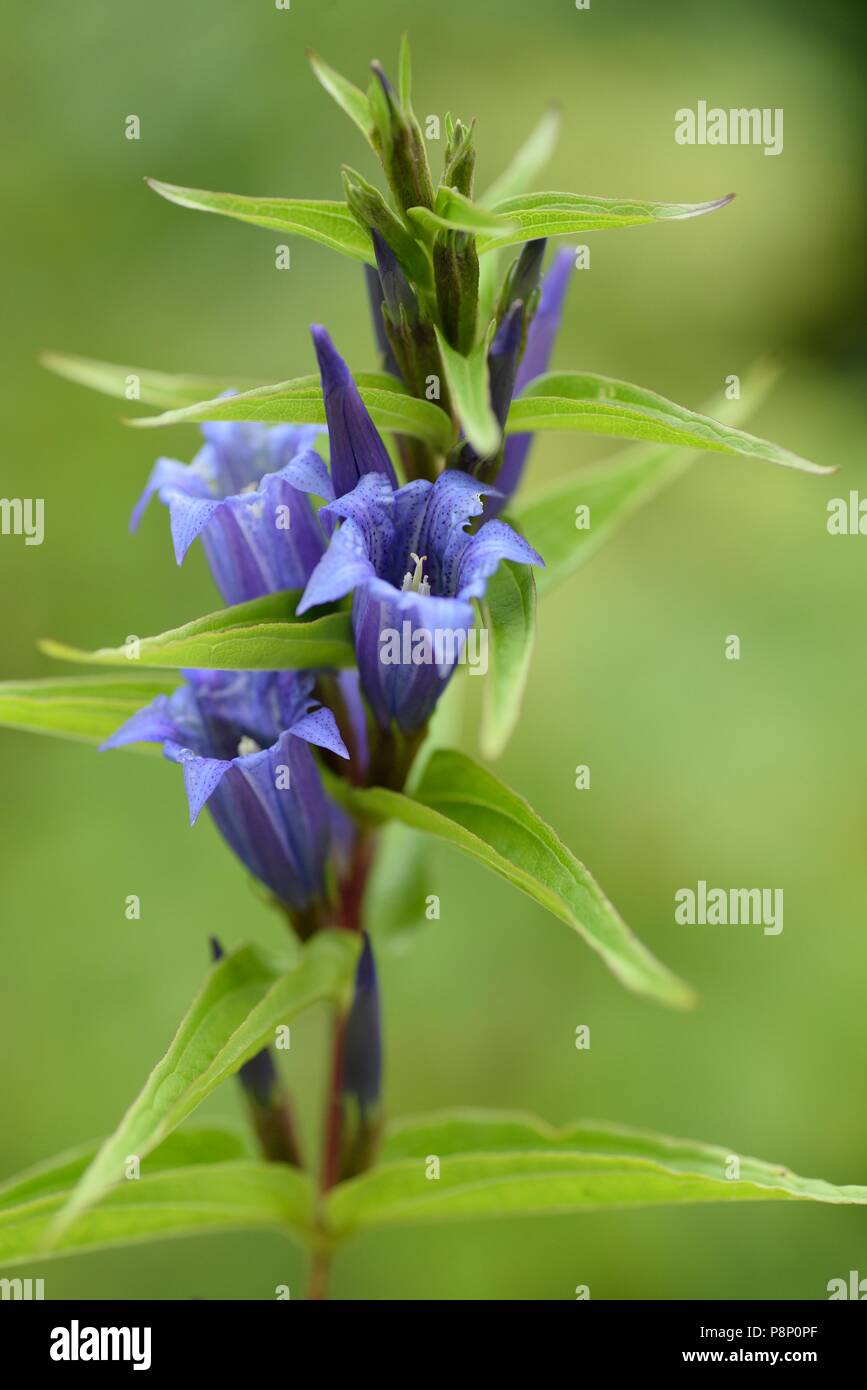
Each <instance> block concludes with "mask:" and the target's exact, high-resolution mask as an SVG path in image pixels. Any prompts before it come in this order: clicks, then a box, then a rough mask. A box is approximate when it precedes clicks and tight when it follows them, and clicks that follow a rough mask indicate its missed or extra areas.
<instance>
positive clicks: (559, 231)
mask: <svg viewBox="0 0 867 1390" xmlns="http://www.w3.org/2000/svg"><path fill="white" fill-rule="evenodd" d="M734 196H735V195H734V194H733V193H729V194H728V195H727V196H726V197H725V198H714V199H713V200H712V201H711V202H709V203H647V202H640V201H639V200H638V199H634V198H594V197H591V195H590V194H585V193H527V194H523V195H522V196H520V197H517V198H505V199H503V200H502V201H501V202H498V203H495V204H494V205H493V206H492V208H491V211H492V212H496V213H498V214H499V215H500V216H501V217H505V218H506V220H507V221H509V222H511V223H512V224H513V226H514V228H515V230H514V231H513V232H510V233H506V232H501V233H500V232H498V233H492V234H489V235H483V236H480V237H479V240H478V243H477V249H478V252H479V255H480V256H481V255H483V254H484V252H485V251H494V250H496V249H497V248H498V247H501V246H515V245H517V244H518V243H519V242H522V241H535V240H536V239H537V238H538V237H552V236H571V235H573V234H574V233H576V232H598V231H604V230H606V229H607V228H609V227H638V226H641V225H642V223H645V222H682V221H685V220H686V219H687V218H689V217H701V216H702V215H703V214H704V213H706V212H716V211H717V209H718V208H723V207H725V206H726V204H727V203H730V202H731V200H732V198H733V197H734Z"/></svg>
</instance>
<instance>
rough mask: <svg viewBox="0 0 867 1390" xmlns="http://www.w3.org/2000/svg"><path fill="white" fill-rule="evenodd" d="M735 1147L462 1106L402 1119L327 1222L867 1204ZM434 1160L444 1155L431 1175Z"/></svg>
mask: <svg viewBox="0 0 867 1390" xmlns="http://www.w3.org/2000/svg"><path fill="white" fill-rule="evenodd" d="M733 1153H734V1154H736V1153H737V1150H733V1149H732V1148H716V1147H714V1146H712V1145H709V1144H700V1143H693V1142H691V1141H689V1140H680V1139H669V1138H666V1137H664V1136H662V1135H657V1134H649V1133H644V1132H642V1131H638V1130H627V1129H622V1128H619V1127H616V1126H606V1125H601V1124H594V1123H588V1124H578V1125H573V1126H569V1127H568V1128H566V1129H562V1130H554V1129H551V1128H550V1127H549V1126H547V1125H545V1124H544V1122H543V1121H541V1120H535V1119H533V1118H532V1117H529V1116H524V1115H520V1114H515V1115H510V1114H485V1113H483V1112H457V1113H455V1114H452V1115H443V1116H431V1117H429V1118H428V1119H422V1120H418V1121H410V1122H408V1123H406V1124H404V1125H401V1126H398V1127H397V1128H396V1129H395V1130H394V1131H393V1132H392V1134H391V1135H390V1136H389V1138H388V1139H387V1140H386V1143H385V1146H384V1148H383V1151H382V1154H381V1156H380V1160H379V1162H378V1163H377V1165H376V1167H375V1168H373V1169H371V1170H370V1171H369V1172H367V1173H366V1174H364V1175H363V1176H362V1177H360V1178H356V1179H354V1180H353V1181H351V1182H346V1183H342V1184H341V1185H340V1186H339V1187H338V1188H336V1189H335V1190H334V1191H333V1192H332V1193H331V1195H330V1197H329V1199H328V1205H327V1220H328V1224H329V1226H330V1228H331V1231H332V1232H333V1233H334V1235H335V1236H336V1237H338V1238H341V1239H345V1238H346V1237H347V1236H349V1235H351V1234H352V1233H354V1232H356V1231H359V1230H363V1229H366V1228H369V1227H374V1226H393V1225H417V1224H420V1223H431V1222H439V1221H452V1220H465V1221H472V1220H479V1219H482V1218H500V1217H509V1216H538V1215H543V1214H545V1213H552V1214H559V1215H563V1214H565V1213H568V1212H579V1211H594V1210H601V1209H608V1210H616V1209H619V1208H622V1207H645V1206H665V1205H677V1206H680V1205H683V1204H685V1203H697V1202H760V1201H800V1202H826V1203H832V1204H836V1205H857V1206H864V1205H867V1187H854V1186H849V1187H837V1186H834V1185H833V1184H831V1183H827V1182H823V1181H821V1180H820V1179H816V1178H800V1177H798V1176H797V1175H796V1174H794V1173H791V1172H789V1170H788V1169H787V1168H783V1167H780V1166H779V1165H775V1164H770V1163H764V1162H762V1161H761V1160H759V1159H754V1158H747V1157H745V1156H744V1157H741V1156H739V1157H740V1174H739V1176H738V1177H737V1178H732V1177H729V1176H728V1174H729V1173H730V1172H731V1158H732V1154H733ZM430 1155H436V1156H437V1157H438V1158H439V1160H440V1169H439V1176H438V1178H437V1180H436V1181H433V1182H432V1181H431V1180H430V1178H429V1177H428V1171H429V1159H430Z"/></svg>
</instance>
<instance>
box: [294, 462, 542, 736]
mask: <svg viewBox="0 0 867 1390" xmlns="http://www.w3.org/2000/svg"><path fill="white" fill-rule="evenodd" d="M492 491H493V489H491V488H486V487H483V486H481V485H480V484H479V483H478V481H477V480H476V479H475V478H471V477H470V476H469V475H468V474H466V473H462V472H459V471H458V470H456V469H450V470H447V471H446V472H445V473H442V474H440V476H439V477H438V478H437V480H436V482H434V483H430V482H428V481H426V480H425V479H417V480H416V481H415V482H412V483H408V484H407V485H406V486H405V487H402V488H397V489H395V488H393V487H392V485H391V483H390V482H389V480H388V479H387V478H386V477H385V476H384V474H382V473H370V474H367V475H365V476H364V477H362V479H361V480H360V482H359V483H358V485H357V486H356V487H355V488H354V489H353V490H352V492H350V493H346V494H345V495H344V496H343V497H338V498H336V499H335V500H333V501H329V502H328V504H327V506H325V507H324V508H323V509H322V510H323V513H325V514H327V515H330V516H333V517H339V518H341V519H342V522H343V524H342V526H341V527H340V529H339V530H338V531H336V532H335V534H334V535H333V536H332V538H331V542H330V544H329V547H328V550H327V551H326V552H325V554H324V555H323V557H322V559H321V560H320V562H319V564H318V565H317V566H316V569H315V570H314V571H313V574H312V575H311V577H310V580H309V582H308V584H307V587H306V588H305V590H304V593H303V595H302V598H301V602H300V603H299V605H298V612H299V614H301V613H304V612H306V611H307V610H308V609H310V608H313V607H315V606H316V605H317V604H321V603H331V602H333V601H335V600H336V599H339V598H342V597H343V596H344V595H345V594H348V593H352V594H353V608H352V621H353V631H354V636H355V653H356V659H357V661H358V670H359V675H360V677H361V687H362V690H363V691H364V694H365V695H366V697H367V700H368V703H369V705H370V707H371V709H372V711H373V714H374V717H375V718H376V721H377V723H378V724H379V725H380V727H381V728H384V729H385V728H388V727H389V725H390V724H391V722H392V721H394V722H395V723H396V724H397V726H398V728H399V729H400V731H401V732H402V733H404V734H413V733H416V732H417V731H418V730H420V729H422V728H423V727H424V725H425V724H426V723H427V721H428V719H429V718H430V716H431V714H432V713H433V709H434V706H435V705H436V702H437V700H438V699H439V697H440V695H441V694H442V692H443V690H444V689H445V686H446V684H447V683H448V680H449V678H450V677H451V675H452V673H453V671H454V669H455V666H456V664H457V663H458V661H460V660H461V658H462V657H463V654H464V649H465V646H466V642H467V637H468V634H469V630H470V629H471V628H472V626H473V620H474V614H473V608H472V604H471V600H472V599H474V598H481V597H482V596H483V595H484V592H485V586H486V582H487V580H488V578H489V577H490V575H492V574H493V572H494V570H495V569H496V568H497V565H498V564H499V562H500V560H516V561H518V562H520V563H522V564H531V565H541V564H542V563H543V561H542V559H541V558H540V556H539V555H537V554H536V551H535V550H533V548H532V547H531V546H529V545H528V544H527V542H526V541H525V540H523V539H522V537H521V536H519V535H518V534H517V532H516V531H513V530H512V528H511V526H507V525H506V523H505V522H502V521H489V522H486V523H485V524H484V525H483V526H481V527H480V528H479V530H478V531H477V532H476V533H475V534H474V535H469V534H468V533H467V531H466V526H467V523H468V522H469V521H470V519H471V518H472V517H476V516H479V515H480V514H481V512H482V510H483V504H482V496H483V494H485V493H491V492H492Z"/></svg>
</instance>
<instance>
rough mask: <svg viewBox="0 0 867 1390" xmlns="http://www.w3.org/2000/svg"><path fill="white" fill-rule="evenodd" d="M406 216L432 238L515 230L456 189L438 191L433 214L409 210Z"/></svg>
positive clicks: (425, 211) (507, 221) (501, 218)
mask: <svg viewBox="0 0 867 1390" xmlns="http://www.w3.org/2000/svg"><path fill="white" fill-rule="evenodd" d="M407 216H408V217H409V218H410V220H411V221H413V222H415V223H416V225H417V226H418V227H420V228H421V229H422V231H423V232H425V233H426V234H427V235H429V236H430V237H431V238H433V237H434V236H435V235H436V233H437V232H456V231H457V232H487V233H488V234H489V235H490V236H507V235H509V234H510V233H512V232H514V231H515V228H514V227H513V226H512V225H510V223H509V220H508V218H506V217H501V216H499V214H498V213H494V212H487V211H486V210H485V209H484V208H482V207H479V205H478V204H477V203H474V202H472V200H471V199H470V198H465V197H464V195H463V193H459V192H458V190H457V189H456V188H448V187H446V186H445V185H443V186H442V187H441V188H440V189H439V190H438V192H437V195H436V202H435V204H434V209H433V211H431V209H430V208H409V209H408V211H407Z"/></svg>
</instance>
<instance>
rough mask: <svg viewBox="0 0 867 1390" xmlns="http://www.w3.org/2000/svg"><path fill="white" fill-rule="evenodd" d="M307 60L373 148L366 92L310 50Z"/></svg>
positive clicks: (371, 121)
mask: <svg viewBox="0 0 867 1390" xmlns="http://www.w3.org/2000/svg"><path fill="white" fill-rule="evenodd" d="M307 59H308V61H309V63H310V66H311V67H312V69H313V71H314V72H315V74H316V76H317V78H318V79H319V81H320V83H321V84H322V86H323V87H324V88H325V90H326V92H327V93H328V95H329V96H330V97H333V99H334V100H335V101H336V102H337V105H338V106H339V107H340V109H341V110H342V111H344V112H345V114H346V115H347V116H348V117H349V119H350V120H351V121H354V122H355V124H356V125H357V126H358V129H359V130H360V131H361V133H362V135H363V136H364V138H365V140H366V141H367V142H368V144H369V145H370V146H371V148H373V141H372V138H371V132H372V130H373V117H372V116H371V114H370V102H369V101H368V100H367V97H366V96H365V95H364V92H362V91H361V89H360V88H359V87H356V86H355V84H354V83H352V82H350V81H348V79H347V78H345V77H342V76H341V74H340V73H339V72H336V71H335V69H334V68H332V67H331V66H330V65H329V64H328V63H326V61H325V59H324V58H320V56H319V54H318V53H313V52H312V51H311V50H308V52H307Z"/></svg>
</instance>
